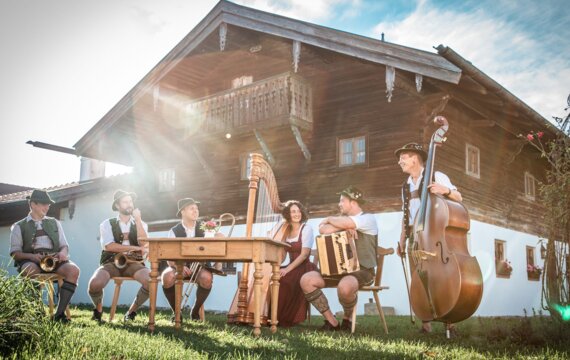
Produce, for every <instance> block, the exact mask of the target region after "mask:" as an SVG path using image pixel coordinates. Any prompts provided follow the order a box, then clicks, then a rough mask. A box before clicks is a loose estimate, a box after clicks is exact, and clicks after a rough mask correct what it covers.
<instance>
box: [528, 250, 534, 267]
mask: <svg viewBox="0 0 570 360" xmlns="http://www.w3.org/2000/svg"><path fill="white" fill-rule="evenodd" d="M526 265H527V267H528V266H534V247H532V246H527V247H526Z"/></svg>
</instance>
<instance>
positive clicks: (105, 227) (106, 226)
mask: <svg viewBox="0 0 570 360" xmlns="http://www.w3.org/2000/svg"><path fill="white" fill-rule="evenodd" d="M117 222H118V223H119V227H120V228H121V233H128V232H130V230H131V224H134V223H135V218H134V217H132V216H131V217H130V219H129V221H127V222H126V223H124V222H122V221H121V219H120V218H119V216H117ZM142 226H143V228H144V231H145V232H146V233H148V225H147V224H146V223H145V222H144V221H143V222H142ZM99 233H100V242H101V247H102V248H103V250H105V246H107V245H108V244H110V243H113V242H115V237H114V236H113V229H112V228H111V222H110V221H109V219H107V220H105V221H103V222H102V223H101V225H99ZM122 245H126V246H129V245H131V243H130V241H129V239H125V240H123V243H122Z"/></svg>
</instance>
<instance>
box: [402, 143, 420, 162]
mask: <svg viewBox="0 0 570 360" xmlns="http://www.w3.org/2000/svg"><path fill="white" fill-rule="evenodd" d="M404 151H409V152H415V153H416V154H420V156H421V157H422V160H423V161H424V162H425V161H426V160H427V153H426V152H425V151H424V148H423V147H422V146H421V145H420V144H418V143H415V142H411V143H407V144H406V145H404V146H402V147H401V148H399V149H398V150H396V151H394V154H395V155H396V157H397V158H399V157H400V153H401V152H404Z"/></svg>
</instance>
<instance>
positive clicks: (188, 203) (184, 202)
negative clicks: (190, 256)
mask: <svg viewBox="0 0 570 360" xmlns="http://www.w3.org/2000/svg"><path fill="white" fill-rule="evenodd" d="M199 204H200V202H199V201H196V200H194V199H192V198H185V199H181V200H178V213H177V214H176V216H177V217H181V221H180V222H179V223H178V224H177V225H176V226H174V227H173V228H172V229H170V231H169V232H168V237H170V238H174V237H204V230H203V229H202V228H201V225H202V222H201V221H198V217H199V216H200V210H199V209H198V205H199ZM218 235H221V234H218ZM191 264H192V263H191V262H187V263H185V264H184V270H183V271H184V274H183V275H184V278H185V279H189V278H190V276H191V275H192V271H191V270H190V267H191ZM168 265H169V267H167V268H166V269H165V270H164V271H163V272H162V278H161V281H162V290H163V291H164V295H165V296H166V299H167V300H168V303H169V304H170V307H171V308H172V311H173V312H174V309H175V306H176V303H175V301H176V297H175V290H174V282H175V281H176V267H175V263H174V262H173V261H169V262H168ZM198 271H199V273H198V274H197V276H196V277H195V278H196V284H197V285H198V289H197V290H196V301H195V302H194V306H193V307H192V312H191V313H190V316H191V319H192V320H199V319H200V314H199V312H200V308H201V307H202V305H203V304H204V302H205V301H206V299H207V298H208V295H210V291H211V289H212V282H213V276H212V271H211V268H207V267H204V266H202V267H201V269H200V270H198Z"/></svg>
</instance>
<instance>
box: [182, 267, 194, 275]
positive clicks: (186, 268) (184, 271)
mask: <svg viewBox="0 0 570 360" xmlns="http://www.w3.org/2000/svg"><path fill="white" fill-rule="evenodd" d="M182 275H183V276H184V277H190V276H191V275H192V270H190V268H189V267H188V266H184V270H182Z"/></svg>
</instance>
